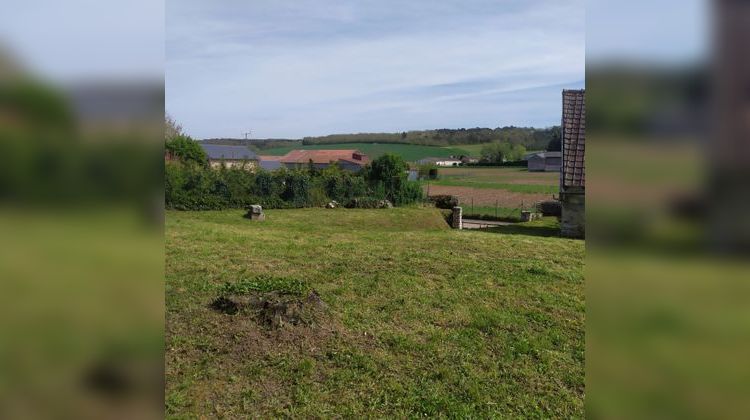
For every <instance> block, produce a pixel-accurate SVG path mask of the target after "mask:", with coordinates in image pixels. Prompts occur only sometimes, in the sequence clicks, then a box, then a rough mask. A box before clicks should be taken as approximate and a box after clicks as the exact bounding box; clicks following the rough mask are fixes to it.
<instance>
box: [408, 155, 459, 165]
mask: <svg viewBox="0 0 750 420" xmlns="http://www.w3.org/2000/svg"><path fill="white" fill-rule="evenodd" d="M417 163H418V164H420V165H430V164H432V165H436V166H459V165H461V163H462V162H461V161H460V160H459V159H454V158H438V157H428V158H424V159H420V160H418V161H417Z"/></svg>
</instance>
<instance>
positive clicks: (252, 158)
mask: <svg viewBox="0 0 750 420" xmlns="http://www.w3.org/2000/svg"><path fill="white" fill-rule="evenodd" d="M200 145H201V147H202V148H203V151H204V152H206V156H207V157H208V163H209V165H211V167H212V168H214V169H217V168H220V167H221V166H222V165H224V166H225V167H227V168H231V167H241V168H244V169H247V170H250V171H254V170H255V169H256V168H257V167H258V156H257V155H256V154H255V152H253V151H252V150H250V149H248V148H247V147H245V146H227V145H223V144H208V143H200Z"/></svg>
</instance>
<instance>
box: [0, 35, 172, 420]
mask: <svg viewBox="0 0 750 420" xmlns="http://www.w3.org/2000/svg"><path fill="white" fill-rule="evenodd" d="M0 41H1V40H0ZM155 42H161V40H155ZM163 109H164V89H163V81H162V80H159V79H139V78H134V79H124V78H112V77H109V76H108V75H106V74H104V75H101V77H96V78H92V77H83V78H80V79H78V80H76V81H75V82H67V83H59V82H58V83H51V82H49V81H46V80H43V79H42V78H40V77H38V76H35V75H34V74H33V73H32V72H31V71H29V70H28V69H25V68H24V66H23V64H22V63H21V60H20V59H19V58H18V57H17V56H14V55H12V53H11V52H10V50H9V49H8V48H3V47H2V45H1V44H0V232H2V235H0V278H2V279H3V280H2V282H0V418H3V419H13V418H49V417H62V418H66V417H68V418H161V417H162V416H163V407H164V406H163V389H164V388H163V369H164V367H163V366H164V365H163V345H164V344H163V343H164V340H163V334H164V301H163V296H164V286H163V271H164V247H163V232H162V225H163V140H162V139H163V131H164V111H163Z"/></svg>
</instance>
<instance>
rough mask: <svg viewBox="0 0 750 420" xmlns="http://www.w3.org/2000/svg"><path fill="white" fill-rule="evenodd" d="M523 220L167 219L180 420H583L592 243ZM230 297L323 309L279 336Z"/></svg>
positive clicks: (174, 391)
mask: <svg viewBox="0 0 750 420" xmlns="http://www.w3.org/2000/svg"><path fill="white" fill-rule="evenodd" d="M537 224H538V222H537ZM517 228H518V229H520V230H518V229H517V230H515V231H512V232H510V231H507V232H488V231H455V230H450V229H448V228H447V226H446V224H445V222H444V221H443V219H442V216H441V215H440V214H439V212H438V211H437V210H436V209H419V208H398V209H392V210H346V209H340V210H339V209H337V210H325V209H300V210H269V211H267V220H266V221H265V222H262V223H259V222H250V221H248V220H246V219H243V218H242V212H241V211H223V212H218V211H217V212H168V213H167V218H166V281H167V283H166V307H167V314H166V321H167V327H166V328H167V333H166V337H167V342H166V381H167V388H166V404H167V415H168V417H171V418H182V417H188V416H192V417H216V416H225V417H229V418H233V417H244V416H258V417H280V416H294V417H363V416H366V417H407V416H430V417H432V416H437V415H444V416H449V417H479V418H485V417H494V416H500V417H558V418H559V417H582V416H583V396H584V289H583V286H584V283H583V257H584V243H583V242H582V241H575V240H567V239H562V238H557V237H544V236H547V235H537V234H536V233H540V232H547V231H549V230H550V229H554V227H550V226H536V225H534V226H532V225H529V226H528V231H526V232H524V229H523V226H518V227H517ZM227 290H232V291H234V292H237V291H243V292H245V293H250V294H251V295H253V294H254V295H255V296H254V297H253V298H257V296H258V295H259V294H262V293H269V292H272V291H273V290H277V291H280V292H287V293H290V294H292V295H294V296H296V295H299V296H300V299H304V296H305V295H306V294H307V293H309V291H311V290H315V291H316V292H317V294H318V295H319V296H320V299H322V301H323V302H324V303H325V305H324V306H323V308H324V309H323V310H322V312H321V313H320V314H318V315H316V317H315V318H313V321H310V322H306V323H301V324H298V325H286V326H284V327H281V328H278V329H275V328H272V327H269V326H268V325H267V324H263V323H261V322H260V318H258V317H257V315H254V314H253V313H245V312H240V313H237V314H234V315H229V314H227V313H222V312H219V311H217V310H214V309H212V308H211V307H210V305H211V303H212V302H214V300H215V299H216V298H217V297H218V296H219V295H222V293H224V292H226V291H227ZM295 294H296V295H295ZM308 300H309V298H308Z"/></svg>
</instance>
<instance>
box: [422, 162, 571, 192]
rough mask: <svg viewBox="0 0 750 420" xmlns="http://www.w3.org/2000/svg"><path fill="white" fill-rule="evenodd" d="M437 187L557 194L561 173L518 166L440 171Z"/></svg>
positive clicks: (444, 169) (435, 182) (442, 169)
mask: <svg viewBox="0 0 750 420" xmlns="http://www.w3.org/2000/svg"><path fill="white" fill-rule="evenodd" d="M438 176H439V179H437V180H432V181H430V183H431V184H433V185H445V186H451V187H473V188H490V189H500V190H507V191H512V192H520V193H543V194H554V193H556V192H558V191H559V179H560V178H559V174H558V173H557V172H529V171H528V170H527V169H526V168H514V167H459V168H439V169H438Z"/></svg>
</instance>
